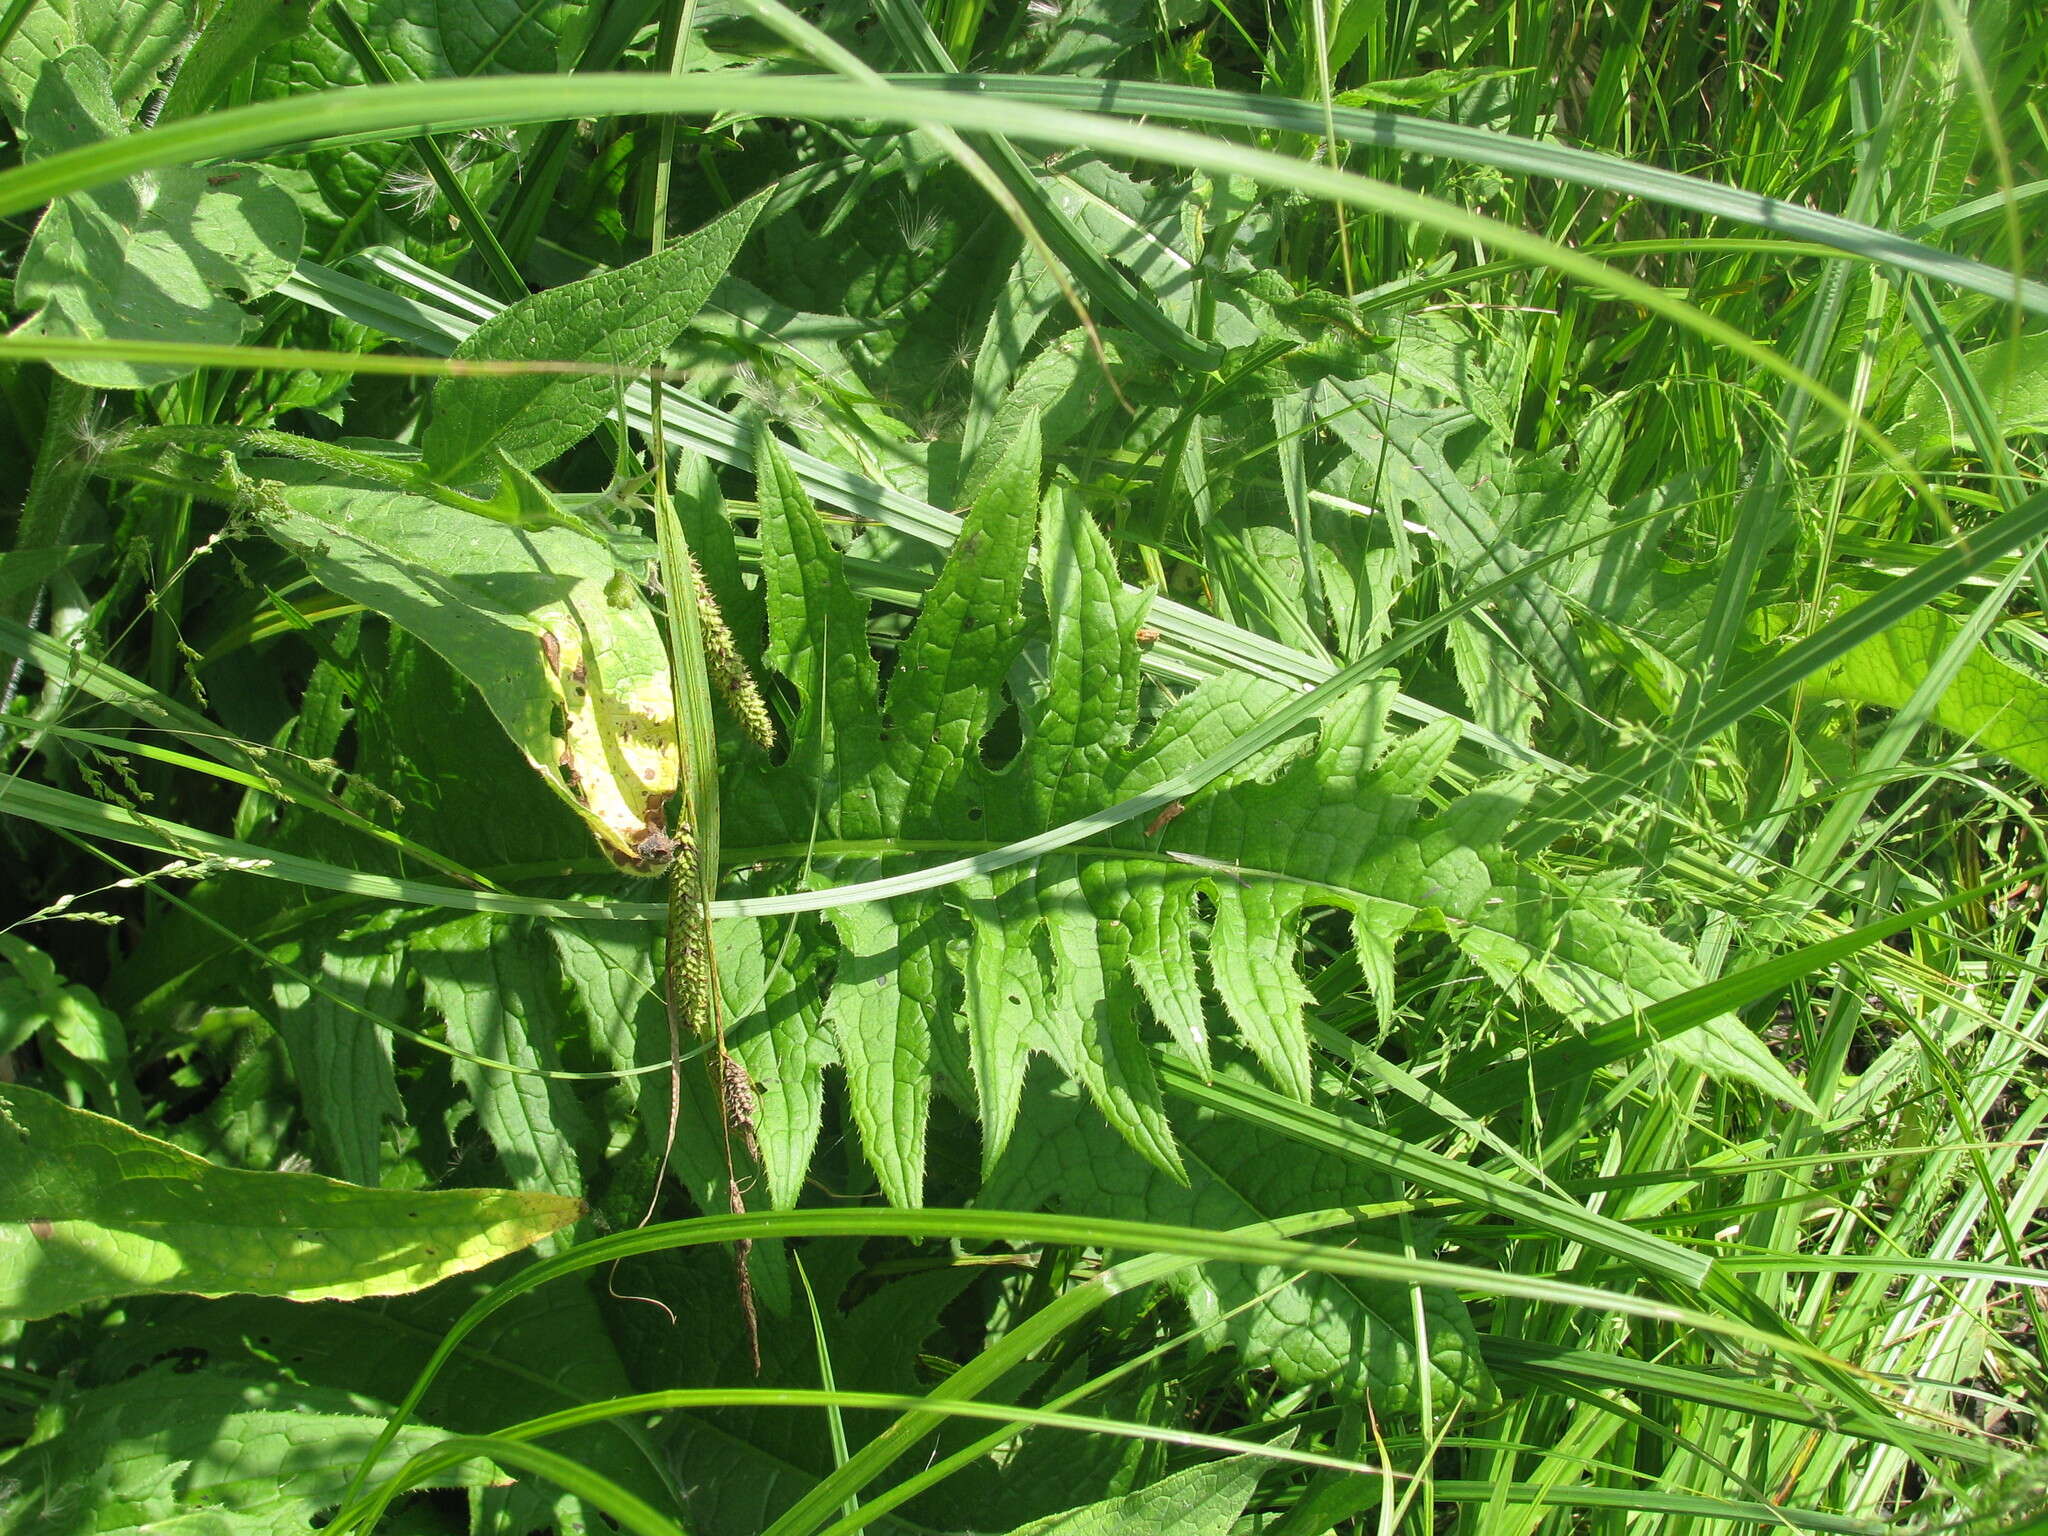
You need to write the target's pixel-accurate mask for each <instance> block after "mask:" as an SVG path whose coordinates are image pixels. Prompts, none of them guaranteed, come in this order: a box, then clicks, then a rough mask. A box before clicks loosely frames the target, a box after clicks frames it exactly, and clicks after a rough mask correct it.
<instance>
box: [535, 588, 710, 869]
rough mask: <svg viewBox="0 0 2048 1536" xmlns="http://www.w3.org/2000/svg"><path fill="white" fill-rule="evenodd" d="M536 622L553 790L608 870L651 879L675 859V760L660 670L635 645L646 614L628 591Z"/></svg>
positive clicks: (669, 698)
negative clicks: (552, 749) (548, 690)
mask: <svg viewBox="0 0 2048 1536" xmlns="http://www.w3.org/2000/svg"><path fill="white" fill-rule="evenodd" d="M534 617H535V618H536V619H538V620H540V621H541V623H542V625H543V628H542V630H541V640H540V644H541V655H542V658H543V660H544V661H545V663H546V670H547V674H548V677H549V679H550V682H551V685H552V687H553V690H554V693H555V698H556V703H557V708H558V711H559V718H560V720H561V722H562V724H561V729H560V730H559V732H557V733H556V741H557V744H558V746H559V748H560V755H559V756H558V757H557V759H556V762H557V764H558V766H559V768H560V770H561V782H562V784H563V786H564V787H565V788H566V789H567V791H568V793H569V795H570V798H571V799H572V801H573V802H574V803H575V805H576V807H577V810H578V811H579V812H580V813H581V814H582V816H583V818H584V820H585V821H587V822H588V823H589V824H590V826H591V830H592V831H593V832H595V833H596V835H597V840H598V843H599V845H600V846H601V847H602V848H603V849H604V851H605V853H606V855H607V856H608V857H609V858H611V859H612V861H613V862H614V863H616V864H618V865H619V866H620V867H621V868H624V869H629V870H631V871H633V872H634V873H636V874H643V875H653V874H659V873H660V872H661V871H662V870H663V869H665V868H667V866H668V864H669V861H670V860H671V859H672V858H673V857H674V855H675V844H674V841H673V839H671V838H670V837H669V836H668V831H667V827H668V806H669V801H670V799H671V798H672V797H673V796H674V794H675V791H676V786H677V784H678V783H680V782H681V778H682V752H681V749H680V747H679V745H678V743H677V737H676V709H675V693H674V690H673V688H672V687H671V686H670V683H669V674H668V665H667V662H666V660H665V659H664V657H663V656H662V653H661V651H660V648H659V646H656V647H655V648H654V649H653V650H652V651H649V650H648V649H647V648H646V647H644V646H643V645H641V644H639V643H637V642H638V641H639V639H640V638H641V637H640V636H639V635H638V634H637V633H636V631H637V630H638V629H639V628H640V627H642V626H643V625H645V624H646V621H647V618H648V615H647V612H646V609H645V608H644V607H643V606H642V605H641V604H640V602H639V595H638V594H637V593H635V592H632V591H631V590H630V588H628V590H627V591H626V592H624V593H623V594H621V593H617V592H614V591H612V590H611V589H609V588H608V589H607V590H606V591H605V593H604V595H603V597H602V598H600V599H599V600H598V601H596V602H594V603H593V602H590V601H588V600H584V601H580V602H579V601H572V602H570V603H568V604H565V605H563V607H562V608H560V609H559V610H557V611H555V612H552V613H550V612H548V611H546V610H543V611H541V612H539V613H536V614H535V615H534Z"/></svg>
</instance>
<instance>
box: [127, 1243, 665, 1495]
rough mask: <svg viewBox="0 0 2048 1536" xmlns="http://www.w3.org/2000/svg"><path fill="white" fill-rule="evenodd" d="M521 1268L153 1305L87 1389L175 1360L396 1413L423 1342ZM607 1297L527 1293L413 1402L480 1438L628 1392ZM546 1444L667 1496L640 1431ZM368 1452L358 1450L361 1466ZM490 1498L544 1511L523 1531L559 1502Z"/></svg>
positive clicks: (586, 1433)
mask: <svg viewBox="0 0 2048 1536" xmlns="http://www.w3.org/2000/svg"><path fill="white" fill-rule="evenodd" d="M522 1262H524V1261H523V1260H520V1259H516V1258H515V1259H513V1260H510V1261H507V1262H506V1263H503V1264H500V1265H498V1266H496V1267H494V1268H493V1269H491V1270H487V1271H485V1272H483V1273H481V1274H477V1275H466V1276H463V1277H461V1278H459V1279H456V1280H453V1281H450V1282H448V1283H445V1284H442V1285H439V1286H436V1287H435V1288H434V1289H432V1290H430V1291H425V1292H421V1293H419V1294H417V1295H413V1296H395V1297H385V1298H370V1299H365V1300H362V1301H353V1302H318V1303H305V1302H290V1301H279V1300H275V1299H271V1298H264V1297H238V1298H234V1299H230V1300H224V1301H194V1300H189V1299H184V1298H177V1299H165V1300H162V1301H158V1302H154V1303H151V1304H149V1305H148V1307H147V1309H146V1310H145V1311H143V1312H141V1313H140V1315H139V1316H137V1317H136V1318H135V1325H134V1326H131V1327H128V1328H124V1329H119V1330H114V1331H111V1332H110V1333H108V1334H107V1335H106V1336H105V1337H104V1338H103V1340H102V1342H101V1344H100V1347H99V1348H98V1349H97V1350H96V1351H95V1352H94V1354H93V1357H92V1361H91V1366H90V1369H91V1372H92V1378H91V1379H93V1380H98V1381H119V1380H121V1379H123V1378H124V1377H126V1376H129V1375H131V1374H133V1373H134V1372H135V1371H137V1370H140V1369H142V1368H143V1367H145V1366H147V1365H149V1364H151V1363H152V1362H154V1361H157V1360H163V1359H171V1360H175V1361H177V1362H178V1364H179V1367H180V1368H181V1369H186V1370H190V1369H192V1368H193V1367H194V1366H203V1367H204V1369H205V1370H206V1371H207V1372H209V1373H212V1374H216V1375H222V1376H226V1375H238V1376H241V1377H243V1378H247V1379H253V1380H257V1381H266V1382H267V1381H270V1380H272V1379H274V1378H276V1377H277V1376H279V1375H280V1374H281V1372H283V1371H289V1372H290V1378H291V1380H293V1381H295V1382H302V1383H304V1384H305V1385H306V1386H308V1387H312V1388H316V1389H319V1390H320V1391H322V1392H323V1393H332V1394H339V1393H350V1394H356V1395H360V1396H361V1397H365V1398H370V1399H374V1400H375V1401H377V1402H380V1403H388V1402H396V1401H398V1400H399V1399H400V1398H402V1397H404V1396H405V1392H406V1389H407V1388H408V1387H409V1386H411V1385H412V1381H413V1377H414V1375H415V1374H416V1373H417V1371H418V1368H419V1357H420V1350H421V1348H422V1346H423V1341H426V1340H431V1339H434V1338H437V1337H438V1336H439V1335H440V1334H441V1333H442V1332H443V1331H444V1330H445V1329H446V1328H447V1326H448V1325H449V1324H450V1323H451V1322H453V1321H454V1320H455V1319H456V1318H457V1317H460V1316H461V1315H462V1312H463V1310H464V1309H465V1308H466V1307H468V1306H469V1305H470V1304H471V1303H473V1302H474V1301H475V1300H476V1299H477V1298H478V1297H479V1296H482V1295H484V1294H485V1293H486V1292H488V1291H489V1289H490V1287H491V1285H492V1283H493V1281H494V1280H495V1279H502V1278H504V1276H505V1274H506V1273H508V1272H510V1271H511V1270H513V1269H514V1268H515V1267H516V1266H517V1265H519V1264H520V1263H522ZM629 1273H630V1271H629ZM601 1294H602V1291H601V1285H599V1284H592V1283H588V1282H586V1281H584V1280H576V1281H571V1282H570V1283H568V1284H566V1285H551V1286H548V1287H546V1288H544V1289H542V1290H539V1291H535V1292H533V1293H531V1294H529V1295H527V1296H523V1297H521V1298H519V1300H517V1301H515V1302H514V1303H513V1304H512V1305H511V1306H509V1307H507V1308H505V1309H504V1310H503V1311H501V1312H499V1313H497V1314H495V1315H493V1316H492V1317H491V1319H490V1320H489V1321H488V1322H486V1323H485V1324H484V1326H483V1327H481V1328H479V1329H478V1330H477V1331H476V1332H474V1333H472V1334H471V1335H469V1337H468V1338H467V1339H465V1340H464V1342H463V1347H462V1348H461V1349H460V1350H459V1351H458V1352H457V1353H456V1355H455V1357H454V1359H453V1360H451V1361H450V1362H449V1365H448V1369H447V1371H446V1372H445V1373H444V1374H443V1375H442V1376H441V1378H440V1379H439V1380H438V1381H437V1382H436V1384H435V1389H434V1390H433V1391H432V1392H431V1393H430V1394H428V1397H427V1399H426V1401H425V1402H424V1403H423V1404H422V1405H421V1410H420V1411H421V1415H422V1417H423V1418H424V1419H425V1420H426V1422H427V1423H429V1424H433V1425H437V1426H439V1428H440V1429H442V1430H444V1431H449V1432H453V1433H457V1434H479V1433H487V1432H489V1431H491V1430H494V1429H498V1428H500V1427H502V1426H503V1425H504V1424H506V1423H507V1422H509V1421H511V1420H513V1419H516V1418H518V1417H520V1416H522V1415H525V1414H530V1413H533V1412H536V1411H539V1410H543V1409H550V1408H566V1407H571V1406H574V1405H575V1404H578V1403H588V1402H595V1401H599V1400H602V1399H604V1398H607V1397H616V1396H618V1395H620V1394H621V1393H624V1392H626V1391H629V1390H631V1386H632V1383H631V1381H630V1379H629V1377H628V1375H627V1372H626V1368H625V1365H624V1363H623V1362H622V1361H621V1359H620V1355H619V1350H618V1347H617V1345H616V1344H614V1342H613V1340H612V1334H611V1331H610V1330H609V1329H608V1328H607V1326H606V1323H605V1318H604V1315H603V1313H602V1312H601V1310H600V1308H599V1304H598V1298H599V1296H600V1295H601ZM552 1443H554V1444H555V1445H556V1446H557V1448H559V1449H561V1450H564V1451H567V1452H570V1453H572V1454H574V1455H575V1456H576V1457H577V1458H578V1459H579V1460H581V1461H583V1462H585V1463H586V1464H587V1465H589V1466H590V1467H591V1468H593V1469H594V1470H596V1471H598V1472H600V1473H602V1474H603V1475H604V1476H606V1477H608V1478H610V1479H612V1480H613V1481H614V1482H618V1483H623V1484H624V1485H626V1486H627V1487H629V1488H632V1489H633V1490H634V1491H635V1492H637V1493H639V1494H640V1495H641V1496H642V1497H644V1498H650V1499H655V1500H660V1499H663V1498H664V1497H673V1496H674V1495H673V1490H672V1489H671V1487H670V1486H669V1483H668V1479H667V1475H666V1474H665V1472H664V1471H663V1469H662V1465H661V1461H660V1459H659V1457H658V1456H657V1454H656V1453H655V1450H654V1448H653V1447H652V1446H651V1445H650V1444H649V1443H648V1440H647V1437H646V1436H645V1435H644V1434H643V1433H642V1432H641V1430H640V1429H639V1428H638V1427H637V1426H635V1425H632V1424H630V1423H626V1422H623V1421H614V1422H612V1423H610V1424H598V1425H591V1426H589V1427H587V1428H583V1429H578V1430H572V1431H570V1432H569V1433H567V1434H566V1435H564V1436H562V1437H560V1438H559V1439H556V1440H554V1441H553V1442H552ZM367 1449H368V1447H367V1445H363V1446H360V1447H358V1448H357V1451H356V1458H357V1459H358V1460H360V1459H361V1455H362V1452H363V1451H364V1450H367ZM490 1497H492V1498H493V1499H497V1498H500V1497H504V1498H507V1499H509V1500H510V1501H512V1503H513V1506H514V1509H515V1510H517V1511H519V1512H520V1513H524V1512H527V1511H533V1510H535V1509H538V1510H539V1511H541V1512H542V1513H541V1514H540V1516H539V1518H536V1519H535V1520H534V1522H533V1525H529V1526H523V1527H518V1528H519V1529H532V1528H534V1527H535V1526H537V1525H539V1524H540V1523H542V1521H543V1520H544V1519H545V1513H544V1512H545V1510H546V1508H547V1506H548V1505H549V1504H550V1503H553V1502H554V1501H555V1500H556V1498H557V1493H556V1490H555V1489H553V1488H552V1487H551V1486H549V1485H548V1484H546V1483H545V1482H540V1483H538V1484H532V1483H522V1484H521V1486H520V1487H518V1488H516V1489H511V1490H495V1491H494V1492H493V1494H492V1495H490Z"/></svg>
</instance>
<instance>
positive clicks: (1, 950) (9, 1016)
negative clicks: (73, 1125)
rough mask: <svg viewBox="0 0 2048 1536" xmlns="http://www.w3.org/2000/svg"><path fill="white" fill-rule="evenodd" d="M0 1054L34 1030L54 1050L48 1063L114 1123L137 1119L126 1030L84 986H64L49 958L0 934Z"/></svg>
mask: <svg viewBox="0 0 2048 1536" xmlns="http://www.w3.org/2000/svg"><path fill="white" fill-rule="evenodd" d="M0 959H5V960H6V961H7V963H8V966H9V967H10V969H11V970H12V972H13V974H12V975H11V976H0V1055H4V1054H5V1053H6V1052H8V1051H11V1050H14V1049H15V1048H16V1047H18V1046H20V1045H21V1044H22V1043H23V1042H25V1041H26V1040H27V1039H28V1038H29V1037H30V1036H31V1035H33V1034H35V1033H37V1032H38V1031H47V1032H48V1034H47V1044H48V1045H49V1046H53V1047H55V1052H54V1053H53V1058H54V1059H53V1060H52V1061H51V1065H52V1066H53V1067H55V1068H56V1069H57V1070H58V1071H60V1072H63V1073H64V1074H65V1075H66V1076H75V1077H76V1078H78V1079H81V1080H82V1082H81V1086H82V1087H84V1089H85V1090H86V1092H87V1094H88V1095H89V1096H90V1097H91V1098H92V1099H93V1100H94V1101H95V1102H97V1103H98V1104H100V1105H101V1106H102V1107H103V1108H105V1109H106V1111H107V1112H108V1113H109V1114H111V1115H114V1116H116V1117H117V1118H119V1119H122V1120H127V1121H131V1122H132V1121H138V1120H140V1119H141V1118H142V1101H141V1099H140V1098H139V1097H138V1096H137V1093H136V1090H135V1079H134V1077H133V1076H131V1075H130V1072H129V1067H128V1032H127V1030H126V1029H124V1028H123V1027H122V1025H121V1020H120V1017H119V1016H118V1015H117V1014H115V1013H114V1012H113V1011H112V1010H111V1009H109V1008H108V1007H107V1006H106V1005H105V1004H104V1003H102V1002H101V1001H100V1000H99V999H98V998H97V997H95V996H94V995H93V993H92V991H91V989H90V988H87V987H81V986H78V985H76V984H71V985H67V984H66V983H65V981H64V978H63V977H62V976H60V975H59V974H58V973H57V967H56V964H55V962H54V961H52V960H51V959H50V957H49V956H48V955H46V954H44V953H43V952H42V951H41V950H40V949H37V948H36V947H35V946H34V945H33V944H30V943H29V942H27V941H26V940H25V939H21V938H17V937H16V936H15V935H13V934H11V933H0Z"/></svg>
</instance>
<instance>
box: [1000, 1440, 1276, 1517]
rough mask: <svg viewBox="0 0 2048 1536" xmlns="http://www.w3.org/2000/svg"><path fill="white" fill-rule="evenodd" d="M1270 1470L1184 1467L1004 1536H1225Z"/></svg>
mask: <svg viewBox="0 0 2048 1536" xmlns="http://www.w3.org/2000/svg"><path fill="white" fill-rule="evenodd" d="M1290 1438H1291V1436H1290ZM1270 1465H1271V1463H1270V1462H1267V1461H1264V1460H1262V1459H1260V1458H1259V1457H1257V1456H1232V1457H1230V1458H1229V1459H1228V1460H1226V1461H1214V1462H1210V1463H1208V1464H1206V1465H1204V1466H1199V1467H1189V1468H1188V1469H1187V1470H1186V1471H1185V1472H1176V1473H1174V1474H1173V1476H1171V1477H1166V1478H1161V1479H1160V1480H1159V1481H1158V1482H1156V1483H1154V1484H1152V1485H1151V1486H1150V1487H1148V1488H1140V1489H1138V1490H1137V1491H1136V1492H1135V1493H1127V1494H1124V1495H1123V1496H1122V1497H1120V1498H1114V1499H1104V1500H1102V1501H1101V1502H1100V1503H1097V1504H1084V1505H1082V1506H1081V1507H1080V1508H1079V1509H1069V1510H1063V1511H1061V1512H1060V1513H1059V1514H1056V1515H1047V1516H1046V1517H1045V1518H1044V1519H1043V1520H1033V1521H1032V1522H1031V1523H1030V1524H1028V1525H1020V1526H1018V1527H1017V1528H1016V1529H1015V1530H1013V1531H1011V1532H1010V1533H1009V1536H1230V1531H1231V1528H1232V1527H1233V1526H1235V1525H1236V1524H1237V1519H1238V1516H1240V1515H1242V1514H1243V1513H1244V1507H1245V1505H1246V1504H1247V1503H1249V1502H1250V1500H1251V1496H1252V1491H1253V1490H1254V1489H1256V1488H1257V1487H1258V1485H1259V1476H1260V1474H1261V1473H1263V1472H1264V1471H1265V1470H1266V1469H1267V1467H1268V1466H1270Z"/></svg>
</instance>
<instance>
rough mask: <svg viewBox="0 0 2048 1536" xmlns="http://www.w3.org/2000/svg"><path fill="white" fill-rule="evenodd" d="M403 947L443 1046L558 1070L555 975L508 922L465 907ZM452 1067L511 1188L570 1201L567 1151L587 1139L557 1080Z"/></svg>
mask: <svg viewBox="0 0 2048 1536" xmlns="http://www.w3.org/2000/svg"><path fill="white" fill-rule="evenodd" d="M406 953H407V957H408V959H409V960H410V961H411V964H412V966H413V969H414V970H416V971H417V972H418V973H419V975H420V978H421V980H422V982H423V983H424V984H425V989H426V998H427V1006H428V1007H430V1008H432V1009H433V1010H434V1012H435V1013H437V1014H439V1015H440V1016H441V1018H442V1019H443V1020H444V1021H445V1022H446V1023H447V1026H448V1040H449V1043H450V1044H451V1045H455V1046H457V1047H459V1048H461V1049H462V1050H464V1051H468V1052H469V1053H471V1054H472V1055H476V1056H482V1057H485V1058H486V1059H488V1060H491V1061H504V1062H510V1063H511V1064H512V1065H514V1066H517V1067H528V1068H536V1069H540V1070H546V1071H552V1070H554V1069H556V1068H558V1067H560V1065H561V1059H560V1048H559V1042H560V1041H561V1040H562V1039H563V1038H564V1036H565V1035H566V1034H567V1033H568V1030H567V1027H566V1025H565V1022H564V1020H563V1018H562V1015H561V1012H560V1010H559V1009H558V1008H557V1007H556V1006H555V1001H554V995H555V979H554V976H553V974H552V973H551V972H550V971H549V970H548V969H546V967H545V965H544V963H543V958H542V953H541V950H540V948H539V946H537V945H535V944H532V943H529V942H527V941H526V939H525V935H524V933H523V932H522V930H521V929H520V928H518V927H516V926H515V920H513V919H507V918H502V917H497V916H493V915H492V914H489V913H484V912H478V913H474V914H472V915H470V916H468V917H463V918H458V919H457V920H456V921H454V922H452V923H442V924H440V925H438V926H436V927H433V928H430V929H428V930H426V931H425V932H423V933H416V934H413V935H412V936H411V941H410V943H409V944H408V945H407V951H406ZM453 1067H454V1071H455V1077H456V1080H457V1081H458V1082H460V1083H461V1084H462V1085H463V1087H464V1088H466V1089H467V1090H468V1091H469V1097H470V1100H471V1102H472V1103H474V1104H475V1105H476V1111H477V1119H478V1120H479V1121H480V1122H481V1123H482V1125H483V1128H484V1131H485V1133H486V1134H487V1135H488V1136H489V1137H490V1138H491V1144H492V1145H493V1146H494V1147H496V1148H497V1152H498V1162H499V1166H500V1167H501V1168H502V1169H503V1170H504V1173H505V1175H506V1176H507V1177H508V1178H509V1179H510V1180H511V1182H512V1183H513V1184H514V1185H516V1186H517V1187H518V1188H520V1189H532V1190H547V1191H551V1192H552V1193H554V1194H556V1195H559V1196H562V1197H564V1198H570V1199H573V1198H574V1197H575V1196H578V1195H580V1194H581V1193H582V1192H583V1175H582V1172H581V1170H580V1169H579V1168H578V1166H577V1152H578V1150H579V1148H580V1149H583V1150H586V1151H587V1150H589V1149H590V1145H591V1142H592V1140H593V1136H592V1131H591V1126H590V1122H589V1118H588V1116H587V1115H585V1113H584V1112H583V1108H582V1106H581V1104H579V1103H578V1102H577V1099H576V1096H575V1094H574V1093H573V1092H572V1091H571V1090H570V1087H569V1085H568V1084H567V1083H565V1082H561V1081H558V1080H555V1079H552V1078H546V1077H540V1076H537V1075H534V1074H533V1073H518V1074H515V1073H511V1072H504V1071H499V1070H494V1069H492V1068H488V1067H481V1066H478V1065H477V1064H476V1063H475V1062H472V1061H463V1060H460V1059H457V1060H455V1061H454V1062H453Z"/></svg>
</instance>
